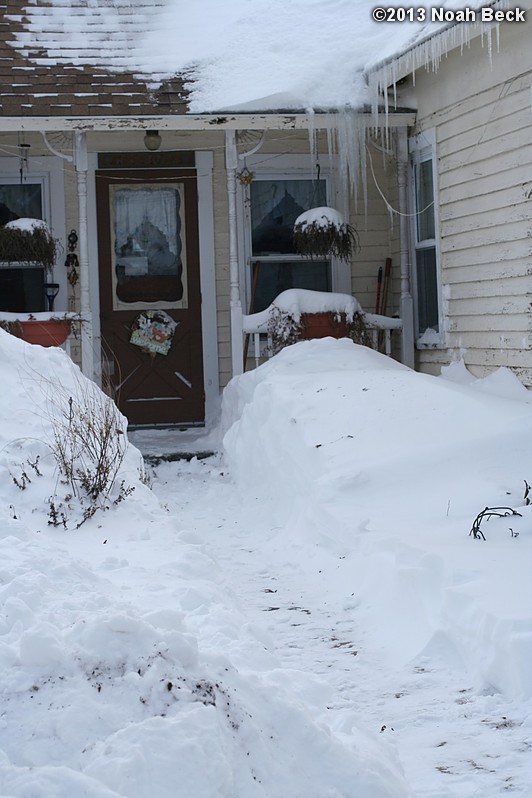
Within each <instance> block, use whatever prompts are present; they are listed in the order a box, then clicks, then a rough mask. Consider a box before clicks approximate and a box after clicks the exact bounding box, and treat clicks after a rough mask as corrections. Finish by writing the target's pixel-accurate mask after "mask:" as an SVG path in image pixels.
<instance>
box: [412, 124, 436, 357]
mask: <svg viewBox="0 0 532 798" xmlns="http://www.w3.org/2000/svg"><path fill="white" fill-rule="evenodd" d="M433 133H434V132H433V131H428V132H425V133H422V134H420V135H419V136H416V137H415V138H414V139H412V140H411V142H410V155H411V182H412V197H413V210H414V215H413V217H412V240H413V261H414V268H413V271H414V274H413V282H414V301H415V312H416V339H417V345H418V346H420V347H422V346H431V345H432V346H436V345H438V344H440V343H441V342H442V338H441V319H440V312H441V301H440V264H439V247H438V206H437V188H436V186H437V184H436V170H435V157H434V149H435V147H434V142H435V139H434V134H433Z"/></svg>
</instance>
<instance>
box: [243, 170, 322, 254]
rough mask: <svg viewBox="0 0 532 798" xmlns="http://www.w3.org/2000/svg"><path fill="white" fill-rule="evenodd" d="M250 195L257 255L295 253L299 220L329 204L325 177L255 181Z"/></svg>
mask: <svg viewBox="0 0 532 798" xmlns="http://www.w3.org/2000/svg"><path fill="white" fill-rule="evenodd" d="M250 197H251V239H252V253H253V255H268V254H295V249H294V244H293V241H292V238H293V227H294V222H295V220H296V219H297V217H298V216H299V215H300V214H301V213H303V211H308V210H309V208H317V207H320V206H322V205H326V204H327V202H326V184H325V180H255V181H253V183H252V184H251V189H250Z"/></svg>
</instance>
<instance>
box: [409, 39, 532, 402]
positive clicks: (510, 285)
mask: <svg viewBox="0 0 532 798" xmlns="http://www.w3.org/2000/svg"><path fill="white" fill-rule="evenodd" d="M484 44H486V42H485V43H484ZM531 70H532V50H531V48H530V24H525V25H522V24H514V25H512V24H507V25H503V26H501V30H500V51H499V52H493V54H492V58H491V61H490V58H489V55H488V53H487V50H486V47H484V48H482V47H481V43H480V40H475V42H474V43H473V44H472V45H471V47H470V48H466V49H465V50H464V52H463V53H462V54H460V52H459V51H458V50H457V51H453V52H452V53H451V54H449V56H448V57H447V58H445V59H444V60H443V61H442V64H441V66H440V68H439V70H438V72H437V73H429V72H425V71H421V70H420V71H419V73H418V74H416V95H417V98H418V126H417V128H416V131H415V132H419V131H421V130H426V129H430V128H435V131H436V143H437V169H438V182H439V206H440V208H439V210H440V222H441V257H442V283H443V292H444V297H445V303H446V306H447V308H446V310H447V318H446V324H447V332H446V336H445V343H444V347H442V348H441V349H437V350H424V351H420V352H419V353H418V364H419V367H420V368H421V369H422V370H425V371H429V372H435V373H439V368H440V365H441V364H443V363H448V362H449V360H450V359H452V358H453V357H456V356H460V355H462V356H463V357H464V360H465V362H466V365H468V367H470V368H471V370H472V371H473V372H474V373H476V374H478V375H479V376H480V375H482V374H485V373H487V371H489V370H491V369H492V368H493V367H498V366H509V367H512V368H513V369H514V371H515V372H516V373H517V374H518V376H519V377H520V378H521V379H522V380H523V382H524V383H525V385H528V386H530V385H532V353H531V349H530V347H531V332H532V323H531V313H530V310H531V308H530V303H531V278H530V275H531V274H532V262H531V215H532V112H531V101H532V95H531V85H532V71H531Z"/></svg>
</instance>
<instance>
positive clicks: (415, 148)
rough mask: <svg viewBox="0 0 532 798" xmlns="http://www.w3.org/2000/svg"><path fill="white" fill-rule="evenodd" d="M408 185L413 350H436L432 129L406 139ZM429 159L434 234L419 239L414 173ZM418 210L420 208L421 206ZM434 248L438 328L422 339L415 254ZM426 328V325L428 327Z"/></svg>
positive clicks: (440, 336) (440, 334) (440, 335)
mask: <svg viewBox="0 0 532 798" xmlns="http://www.w3.org/2000/svg"><path fill="white" fill-rule="evenodd" d="M408 149H409V184H410V207H411V210H412V214H411V217H410V221H411V223H410V241H411V253H412V275H411V276H412V288H413V298H414V325H415V326H414V338H415V344H416V348H417V349H439V348H443V347H444V346H445V335H444V312H443V291H442V273H441V250H440V234H439V233H440V214H439V202H438V194H439V192H438V172H437V160H436V131H435V129H434V128H431V129H430V130H425V131H423V132H422V133H419V134H417V135H416V136H413V137H412V138H410V139H409V143H408ZM427 161H430V162H431V166H432V188H433V205H432V209H433V217H434V237H433V238H426V239H419V237H418V213H417V212H418V193H417V180H416V172H417V170H418V168H419V167H420V166H421V164H422V163H425V162H427ZM421 210H422V209H421ZM431 250H433V251H434V256H435V261H436V264H435V268H436V274H435V278H436V302H437V306H438V308H437V309H438V330H437V331H436V332H435V334H434V335H433V336H431V340H429V341H423V340H422V339H423V336H424V335H425V332H426V330H424V331H420V328H419V319H420V308H419V286H418V269H417V255H418V253H419V252H423V251H425V252H427V251H431ZM428 329H429V328H428Z"/></svg>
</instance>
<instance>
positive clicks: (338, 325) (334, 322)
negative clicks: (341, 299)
mask: <svg viewBox="0 0 532 798" xmlns="http://www.w3.org/2000/svg"><path fill="white" fill-rule="evenodd" d="M301 322H302V324H303V332H302V337H303V338H304V339H305V340H309V339H311V338H327V337H328V336H330V337H331V338H347V336H348V334H349V324H348V323H347V321H346V317H345V313H340V314H339V315H338V314H336V313H302V314H301Z"/></svg>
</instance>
